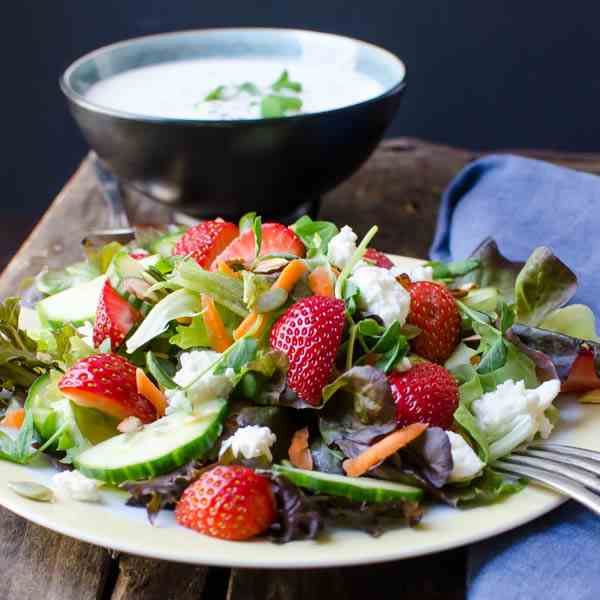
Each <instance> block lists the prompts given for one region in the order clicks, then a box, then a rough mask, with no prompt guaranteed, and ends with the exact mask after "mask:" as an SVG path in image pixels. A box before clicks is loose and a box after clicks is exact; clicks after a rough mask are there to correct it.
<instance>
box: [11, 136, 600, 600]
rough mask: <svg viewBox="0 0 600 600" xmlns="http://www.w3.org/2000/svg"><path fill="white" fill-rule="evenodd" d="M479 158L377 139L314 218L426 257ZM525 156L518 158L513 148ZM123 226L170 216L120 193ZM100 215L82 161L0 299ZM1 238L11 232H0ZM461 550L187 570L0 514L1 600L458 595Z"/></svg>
mask: <svg viewBox="0 0 600 600" xmlns="http://www.w3.org/2000/svg"><path fill="white" fill-rule="evenodd" d="M478 154H479V153H476V152H470V151H466V150H458V149H452V148H448V147H445V146H440V145H434V144H430V143H425V142H422V141H418V140H413V139H404V138H403V139H396V140H389V141H387V142H385V143H384V144H383V145H382V146H381V147H380V148H379V149H378V150H377V151H376V152H375V154H374V155H373V157H372V158H371V159H370V160H369V162H368V163H367V164H366V165H365V166H364V167H363V168H362V169H361V171H360V172H359V173H357V174H356V175H355V176H354V177H353V178H352V179H350V180H349V181H347V182H346V183H345V184H343V185H342V186H340V187H339V188H338V189H337V190H335V191H334V192H332V193H331V194H329V195H328V196H327V197H326V199H325V201H324V203H323V207H322V210H321V213H320V217H321V218H324V219H329V220H332V221H336V222H338V223H340V224H346V223H347V224H348V225H351V226H352V227H353V228H354V229H355V231H357V232H358V233H359V234H361V233H365V232H366V229H367V228H368V227H369V225H371V224H372V223H377V224H378V225H379V226H380V233H379V234H378V237H377V241H376V244H377V247H378V248H379V249H381V250H384V251H388V252H395V253H397V254H403V255H407V256H417V257H419V256H426V254H427V249H428V246H429V243H430V241H431V239H432V236H433V232H434V228H435V218H436V214H437V209H438V205H439V200H440V195H441V193H442V190H443V189H444V188H445V187H446V185H447V183H448V182H449V181H450V179H451V178H452V177H453V176H454V175H455V174H456V173H457V172H458V171H459V170H460V169H461V168H462V167H463V166H464V165H465V164H466V163H467V162H469V161H471V160H472V159H474V158H476V157H477V156H478ZM521 154H523V152H521ZM526 154H528V155H529V156H535V157H539V158H544V159H548V160H551V161H553V162H557V163H560V164H564V165H566V166H570V167H572V168H575V169H579V170H583V171H588V172H593V173H600V157H599V156H598V155H585V154H568V155H564V154H559V153H554V152H543V151H528V152H526ZM128 211H129V213H130V218H131V220H132V222H138V223H147V222H167V221H168V220H169V219H170V218H171V217H172V215H171V214H170V213H169V211H168V210H165V209H162V208H158V207H156V206H155V205H153V204H149V203H148V202H147V201H145V200H143V199H141V198H138V197H129V198H128ZM104 218H105V208H104V204H103V202H102V200H101V197H100V192H99V190H98V188H97V186H96V181H95V179H94V176H93V172H92V170H91V168H90V163H89V159H86V160H84V162H83V163H82V165H81V167H80V168H79V170H78V171H77V173H75V175H74V176H73V177H72V178H71V180H70V181H69V182H68V183H67V185H66V186H65V188H64V189H63V191H62V192H61V193H60V194H59V196H58V197H57V198H56V200H55V201H54V202H53V203H52V205H51V207H50V209H49V210H48V212H47V213H46V214H45V216H44V217H43V219H42V220H41V221H40V223H39V224H38V225H37V227H36V228H35V229H34V231H33V233H32V234H31V235H30V236H29V238H28V239H27V240H26V241H25V243H24V244H23V246H22V247H21V249H20V250H19V252H18V253H17V254H16V256H15V257H14V258H13V260H12V261H11V263H10V264H9V265H8V267H7V268H6V270H5V271H4V273H3V274H2V276H1V278H0V297H4V296H7V295H10V294H14V293H15V292H16V290H17V289H18V284H19V282H20V281H21V280H22V279H23V278H24V277H25V276H28V275H32V274H35V273H36V272H37V271H39V270H40V268H41V267H42V266H44V265H46V264H47V265H49V266H51V267H53V266H61V265H63V264H65V263H67V262H69V261H72V260H76V259H78V258H79V248H78V243H77V242H78V240H80V239H81V238H82V237H83V235H84V234H85V233H86V232H87V231H89V230H90V229H92V228H98V227H102V226H103V225H104ZM3 235H4V236H5V237H7V238H9V239H10V232H3ZM464 575H465V550H463V549H459V550H454V551H450V552H445V553H443V554H438V555H436V556H429V557H423V558H418V559H412V560H406V561H402V562H397V563H388V564H384V565H371V566H366V567H360V568H356V567H353V568H351V569H327V570H308V571H288V570H285V571H282V570H279V571H263V572H258V571H256V570H241V569H231V570H230V569H223V568H212V567H211V568H209V567H193V566H188V565H183V564H176V563H168V562H162V561H156V560H149V559H144V558H139V557H135V556H130V555H126V554H116V553H112V552H110V551H108V550H105V549H103V548H99V547H96V546H91V545H89V544H85V543H82V542H79V541H76V540H73V539H70V538H67V537H64V536H61V535H58V534H56V533H53V532H51V531H49V530H47V529H43V528H42V527H38V526H37V525H34V524H32V523H29V522H27V521H25V520H23V519H21V518H20V517H17V516H16V515H13V514H12V513H10V512H9V511H7V510H5V509H3V508H0V599H2V600H12V599H15V600H17V599H18V600H29V599H31V600H41V599H44V600H87V599H90V600H95V599H100V600H108V599H111V600H126V599H127V600H129V599H136V600H138V599H139V600H146V599H148V600H150V599H152V600H153V599H157V600H158V599H160V600H170V599H173V600H175V599H176V600H188V599H194V600H200V599H203V600H220V599H224V598H227V599H229V600H280V599H281V600H284V599H285V600H295V599H296V598H297V599H298V600H306V599H310V600H320V599H325V598H327V599H331V598H336V600H343V599H354V598H356V599H360V600H364V599H365V598H369V599H370V600H373V599H375V598H386V600H387V598H389V597H390V593H393V594H394V596H397V595H398V596H399V595H402V596H403V597H404V598H415V599H416V598H418V599H419V600H431V599H434V598H452V599H454V598H456V599H458V598H463V597H464Z"/></svg>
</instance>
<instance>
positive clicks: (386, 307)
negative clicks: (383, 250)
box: [348, 267, 410, 326]
mask: <svg viewBox="0 0 600 600" xmlns="http://www.w3.org/2000/svg"><path fill="white" fill-rule="evenodd" d="M348 281H351V282H352V283H353V284H354V285H356V287H357V288H358V289H359V292H360V298H359V306H360V308H362V309H363V310H365V311H366V312H368V313H371V314H374V315H378V316H379V317H381V319H382V320H383V322H384V324H385V325H386V326H387V325H391V324H392V323H393V322H394V321H396V320H398V321H400V324H401V325H404V323H405V322H406V317H408V312H409V310H410V294H409V293H408V292H407V291H406V290H405V289H404V288H403V287H402V286H401V285H400V284H399V283H398V282H397V281H396V278H395V277H394V276H393V275H392V273H391V272H390V271H389V269H381V268H380V267H363V268H361V269H358V270H357V271H354V272H353V273H352V276H351V277H350V278H349V280H348Z"/></svg>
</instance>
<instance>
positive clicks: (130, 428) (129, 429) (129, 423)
mask: <svg viewBox="0 0 600 600" xmlns="http://www.w3.org/2000/svg"><path fill="white" fill-rule="evenodd" d="M143 426H144V424H143V423H142V420H141V419H139V418H138V417H126V418H125V419H123V420H122V421H121V422H120V423H119V424H118V425H117V431H120V432H121V433H133V432H134V431H139V430H140V429H141V428H142V427H143Z"/></svg>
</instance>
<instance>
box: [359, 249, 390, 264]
mask: <svg viewBox="0 0 600 600" xmlns="http://www.w3.org/2000/svg"><path fill="white" fill-rule="evenodd" d="M363 258H364V260H366V261H367V262H370V263H373V264H374V265H375V266H376V267H381V268H382V269H391V268H392V267H393V266H394V263H393V262H392V261H391V260H390V259H389V258H388V257H387V256H386V255H385V254H384V253H383V252H379V250H375V248H367V249H366V251H365V253H364V254H363Z"/></svg>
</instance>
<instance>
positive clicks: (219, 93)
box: [204, 85, 225, 102]
mask: <svg viewBox="0 0 600 600" xmlns="http://www.w3.org/2000/svg"><path fill="white" fill-rule="evenodd" d="M224 91H225V86H224V85H219V86H218V87H216V88H215V89H214V90H212V91H211V92H209V93H208V94H206V96H205V97H204V102H212V101H213V100H223V99H224V95H223V92H224Z"/></svg>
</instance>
